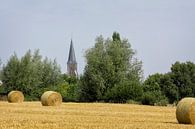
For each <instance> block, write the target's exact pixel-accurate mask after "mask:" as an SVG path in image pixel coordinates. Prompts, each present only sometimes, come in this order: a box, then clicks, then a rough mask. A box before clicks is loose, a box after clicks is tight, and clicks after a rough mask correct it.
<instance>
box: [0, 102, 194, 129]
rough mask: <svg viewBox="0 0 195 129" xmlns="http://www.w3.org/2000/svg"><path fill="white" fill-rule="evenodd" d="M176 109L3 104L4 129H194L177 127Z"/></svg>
mask: <svg viewBox="0 0 195 129" xmlns="http://www.w3.org/2000/svg"><path fill="white" fill-rule="evenodd" d="M175 111H176V108H175V107H155V106H142V105H133V104H105V103H62V105H61V106H55V107H53V106H46V107H45V106H42V105H41V102H23V103H8V102H0V128H1V129H194V128H195V125H184V124H178V122H177V120H176V115H175Z"/></svg>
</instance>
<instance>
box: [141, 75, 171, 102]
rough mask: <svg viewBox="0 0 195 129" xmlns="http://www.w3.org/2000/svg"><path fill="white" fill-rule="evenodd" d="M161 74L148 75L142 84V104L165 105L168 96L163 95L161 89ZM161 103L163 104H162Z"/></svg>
mask: <svg viewBox="0 0 195 129" xmlns="http://www.w3.org/2000/svg"><path fill="white" fill-rule="evenodd" d="M162 77H163V74H159V73H156V74H153V75H150V76H149V77H148V78H147V79H146V80H145V82H144V85H143V91H144V93H143V96H142V104H146V105H155V104H157V105H166V104H167V103H168V100H167V99H168V98H167V97H166V96H165V94H164V92H163V91H162V89H161V79H162ZM162 103H163V104H162Z"/></svg>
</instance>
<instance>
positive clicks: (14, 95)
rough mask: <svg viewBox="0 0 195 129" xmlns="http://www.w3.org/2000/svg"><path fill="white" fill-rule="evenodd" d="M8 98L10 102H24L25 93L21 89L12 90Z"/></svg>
mask: <svg viewBox="0 0 195 129" xmlns="http://www.w3.org/2000/svg"><path fill="white" fill-rule="evenodd" d="M7 99H8V102H10V103H22V102H23V101H24V95H23V93H22V92H21V91H11V92H9V94H8V97H7Z"/></svg>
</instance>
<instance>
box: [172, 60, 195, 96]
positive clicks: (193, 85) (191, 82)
mask: <svg viewBox="0 0 195 129" xmlns="http://www.w3.org/2000/svg"><path fill="white" fill-rule="evenodd" d="M170 76H171V78H172V80H173V83H174V84H175V85H176V86H177V87H178V90H179V99H181V98H183V97H187V96H192V97H193V96H195V64H194V63H192V62H186V63H180V62H175V64H173V65H172V67H171V75H170Z"/></svg>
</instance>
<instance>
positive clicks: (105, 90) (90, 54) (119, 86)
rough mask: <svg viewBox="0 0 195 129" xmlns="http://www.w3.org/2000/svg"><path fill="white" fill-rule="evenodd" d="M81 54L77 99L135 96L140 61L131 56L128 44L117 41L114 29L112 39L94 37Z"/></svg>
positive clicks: (88, 99) (125, 41)
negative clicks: (81, 69)
mask: <svg viewBox="0 0 195 129" xmlns="http://www.w3.org/2000/svg"><path fill="white" fill-rule="evenodd" d="M85 57H86V61H87V64H86V66H85V70H84V74H83V76H82V77H81V91H80V92H81V100H83V101H99V100H105V101H113V102H124V101H126V100H128V99H135V98H137V97H139V95H140V94H141V86H140V84H141V79H142V62H141V61H138V59H137V58H135V51H134V50H133V49H132V48H131V45H130V43H129V42H128V40H127V39H122V40H121V38H120V35H119V33H117V32H114V33H113V36H112V39H109V38H108V39H106V40H105V39H104V38H103V37H102V36H99V37H97V39H96V42H95V46H94V47H92V48H91V49H88V50H87V51H86V54H85ZM134 90H137V92H134ZM130 92H131V93H132V94H131V93H130Z"/></svg>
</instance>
